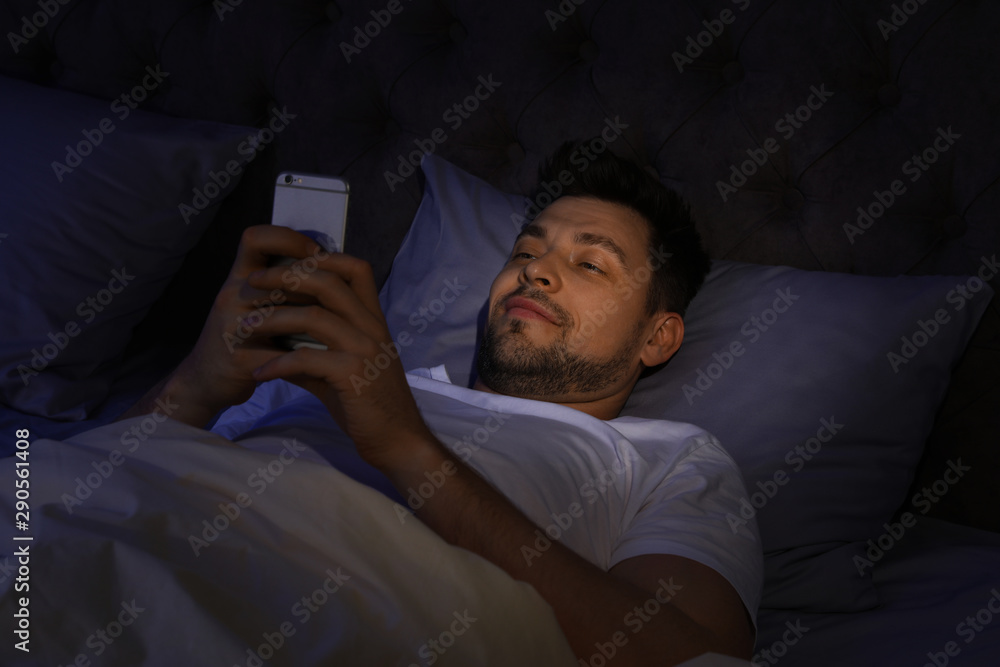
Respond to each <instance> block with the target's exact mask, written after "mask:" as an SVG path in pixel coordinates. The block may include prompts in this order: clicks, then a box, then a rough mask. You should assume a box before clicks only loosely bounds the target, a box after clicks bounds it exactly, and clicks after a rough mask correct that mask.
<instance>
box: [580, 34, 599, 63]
mask: <svg viewBox="0 0 1000 667" xmlns="http://www.w3.org/2000/svg"><path fill="white" fill-rule="evenodd" d="M599 52H600V49H598V48H597V42H595V41H594V40H592V39H588V40H587V41H585V42H583V43H581V44H580V49H579V51H577V55H579V56H580V59H581V60H583V61H585V62H588V63H592V62H594V61H595V60H597V54H598V53H599Z"/></svg>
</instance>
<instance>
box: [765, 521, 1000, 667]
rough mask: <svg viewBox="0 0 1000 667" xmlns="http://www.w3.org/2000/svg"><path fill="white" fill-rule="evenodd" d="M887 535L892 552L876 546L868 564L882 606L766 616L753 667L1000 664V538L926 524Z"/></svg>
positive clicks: (884, 544)
mask: <svg viewBox="0 0 1000 667" xmlns="http://www.w3.org/2000/svg"><path fill="white" fill-rule="evenodd" d="M897 523H898V522H897ZM890 528H891V530H887V531H886V535H885V536H883V537H882V538H880V539H881V547H886V548H885V549H882V548H880V545H879V544H878V543H876V544H875V547H876V549H877V550H872V552H871V554H870V556H871V557H872V563H873V570H872V579H873V581H874V583H875V586H876V589H877V590H878V594H879V596H880V598H881V604H880V606H879V607H878V608H876V609H872V610H870V611H866V612H860V613H853V614H807V613H799V612H796V611H790V610H780V611H779V610H771V609H762V610H761V611H760V613H759V614H758V623H759V626H760V630H759V634H758V641H757V646H756V648H755V651H756V653H755V656H754V659H755V662H754V664H755V665H775V664H780V665H781V666H782V667H796V666H802V667H806V666H808V667H826V666H830V667H833V666H835V665H836V666H838V667H839V666H841V665H851V666H852V667H886V666H887V665H912V666H913V667H921V666H923V665H930V666H931V667H944V666H945V665H956V666H958V667H996V665H998V664H1000V535H998V534H996V533H992V532H987V531H983V530H979V529H976V528H971V527H968V526H961V525H958V524H953V523H949V522H945V521H940V520H937V519H932V518H928V517H921V518H920V519H919V520H918V521H917V523H916V525H914V526H912V527H908V526H902V524H899V526H894V525H892V524H890ZM860 566H861V567H867V566H866V565H865V564H864V563H861V564H860Z"/></svg>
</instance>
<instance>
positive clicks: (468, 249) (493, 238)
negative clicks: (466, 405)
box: [381, 155, 991, 612]
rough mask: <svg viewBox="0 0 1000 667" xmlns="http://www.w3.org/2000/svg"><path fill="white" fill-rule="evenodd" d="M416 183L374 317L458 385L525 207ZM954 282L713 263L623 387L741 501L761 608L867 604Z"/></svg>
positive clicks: (920, 420)
mask: <svg viewBox="0 0 1000 667" xmlns="http://www.w3.org/2000/svg"><path fill="white" fill-rule="evenodd" d="M423 170H424V173H425V175H426V177H427V184H426V187H425V191H424V197H423V201H422V202H421V205H420V208H419V209H418V211H417V215H416V218H415V219H414V222H413V226H412V227H411V229H410V231H409V233H408V235H407V237H406V239H405V240H404V242H403V247H402V248H401V250H400V252H399V254H398V255H397V257H396V261H395V262H394V264H393V267H392V272H391V274H390V276H389V278H388V281H387V282H386V284H385V286H384V287H383V291H382V295H381V296H382V305H383V307H384V309H385V312H386V315H387V317H388V321H389V326H390V329H391V331H392V332H393V336H394V340H396V341H397V342H398V343H399V347H400V355H401V357H402V359H403V362H404V365H405V366H406V368H407V369H412V368H416V367H420V366H434V365H437V364H444V365H445V366H446V367H447V369H448V373H449V375H450V376H451V378H452V380H453V381H454V382H455V383H456V384H465V385H468V384H469V383H470V381H471V379H472V377H473V374H474V368H475V366H474V363H475V351H476V343H477V333H478V328H479V326H480V324H481V323H482V322H483V321H484V319H485V303H486V299H487V296H488V293H489V287H490V283H491V282H492V280H493V277H494V275H495V274H496V272H497V271H498V270H499V268H500V267H501V266H502V265H503V263H504V262H505V261H506V258H507V255H508V253H509V252H510V248H511V246H512V244H513V240H514V237H515V236H516V235H517V232H518V229H519V228H520V225H521V223H522V222H523V220H524V218H523V216H522V213H523V212H524V210H525V205H526V203H527V200H526V199H525V198H524V197H521V196H513V195H507V194H504V193H501V192H498V191H497V190H496V189H494V188H493V187H491V186H490V185H489V184H487V183H485V182H484V181H482V180H480V179H478V178H475V177H473V176H470V175H469V174H467V173H465V172H463V171H461V170H460V169H458V168H456V167H454V166H452V165H450V164H448V163H447V162H445V161H444V160H442V159H441V158H439V157H436V156H433V155H429V156H427V157H425V158H424V161H423ZM988 261H990V260H989V259H988V258H984V262H988ZM966 282H967V280H966V279H964V278H955V277H942V276H919V277H909V276H904V277H895V278H885V277H868V276H857V275H848V274H838V273H826V272H812V271H803V270H798V269H793V268H789V267H781V266H758V265H752V264H743V263H738V262H729V261H718V260H717V261H714V262H713V265H712V270H711V272H710V274H709V276H708V278H707V280H706V282H705V285H704V287H703V288H702V290H701V291H700V292H699V294H698V296H697V297H696V298H695V299H694V301H693V302H692V303H691V306H690V307H689V309H688V312H687V315H686V317H685V339H684V344H683V345H682V346H681V348H680V350H679V351H678V353H677V354H676V355H675V356H674V358H673V359H671V360H670V361H669V362H668V363H667V365H666V366H665V367H664V368H662V369H660V370H659V371H658V372H655V373H653V374H651V375H649V376H647V377H644V378H643V379H641V380H640V381H639V383H638V384H637V386H636V388H635V390H634V392H633V393H632V395H631V397H630V398H629V401H628V403H627V404H626V406H625V408H624V410H623V412H622V416H627V415H632V416H641V417H653V418H660V419H666V420H671V421H682V422H690V423H693V424H696V425H698V426H701V427H702V428H705V429H706V430H708V431H710V432H711V433H713V434H714V435H715V436H717V437H718V438H719V439H720V441H721V442H722V444H723V445H724V446H725V447H726V448H727V450H728V451H729V453H730V454H731V455H732V457H733V458H734V459H735V460H736V462H737V464H738V465H739V466H740V469H741V471H742V473H743V477H744V480H745V482H746V486H747V494H748V497H747V499H746V502H745V505H744V511H743V512H741V515H740V516H733V517H731V526H732V528H733V530H746V527H745V526H746V523H745V522H746V520H747V519H749V518H751V517H756V519H757V521H758V526H759V529H760V535H761V541H762V543H763V547H764V552H765V589H764V599H763V603H762V606H764V607H777V608H795V609H802V610H809V611H819V612H824V611H826V612H831V611H858V610H862V609H867V608H871V607H873V606H875V605H877V604H878V599H877V596H876V593H875V589H874V587H873V586H872V583H871V570H872V566H873V565H874V563H875V562H876V561H877V560H878V559H879V558H880V557H881V556H879V555H878V554H879V553H884V552H885V549H886V548H890V549H891V546H892V543H894V541H895V540H897V539H901V534H900V532H899V530H900V529H902V530H903V532H904V533H905V530H906V528H907V526H903V525H902V524H899V523H898V522H897V524H893V523H892V522H891V519H892V517H893V514H894V512H895V511H896V510H897V509H898V508H899V507H900V505H901V504H902V503H903V502H904V496H905V494H906V493H907V489H908V488H909V484H910V482H911V481H912V479H913V474H914V469H915V466H916V464H917V461H918V459H919V458H920V455H921V452H922V449H923V446H924V442H925V440H926V438H927V435H928V433H929V432H930V429H931V426H932V423H933V420H934V414H935V411H936V408H937V406H938V405H939V403H940V402H941V400H942V399H943V396H944V392H945V390H946V388H947V385H948V381H949V379H950V372H951V369H952V367H953V366H954V364H955V363H956V362H957V360H958V357H959V356H960V355H961V353H962V350H963V349H964V347H965V345H966V343H967V342H968V340H969V338H970V337H971V335H972V332H973V330H974V328H975V326H976V323H977V322H978V320H979V317H980V316H981V314H982V312H983V310H984V309H985V307H986V304H987V303H988V301H989V298H990V295H991V291H990V289H989V287H985V286H984V285H983V283H982V282H981V281H979V280H978V279H970V281H969V286H970V288H972V287H975V288H976V289H978V290H979V291H978V292H976V293H975V294H972V293H971V292H966V294H968V295H969V297H970V298H965V296H964V295H963V293H962V292H961V291H960V290H958V289H956V288H957V287H958V286H959V285H963V286H964V285H966ZM942 472H944V471H942ZM910 510H911V513H912V514H913V515H918V514H919V510H914V508H910ZM924 511H926V509H924ZM869 540H871V542H870V543H869ZM873 544H874V545H875V547H876V550H873V549H872V548H871V546H872V545H873ZM878 549H880V550H881V552H880V551H878Z"/></svg>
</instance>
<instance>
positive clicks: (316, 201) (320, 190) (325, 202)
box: [271, 172, 350, 350]
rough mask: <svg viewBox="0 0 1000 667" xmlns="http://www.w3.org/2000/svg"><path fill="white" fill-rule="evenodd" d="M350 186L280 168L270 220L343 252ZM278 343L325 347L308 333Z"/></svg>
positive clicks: (286, 260)
mask: <svg viewBox="0 0 1000 667" xmlns="http://www.w3.org/2000/svg"><path fill="white" fill-rule="evenodd" d="M349 193H350V187H349V186H348V184H347V181H345V180H344V179H342V178H338V177H336V176H320V175H318V174H302V173H298V172H282V173H280V174H278V180H277V181H276V182H275V184H274V208H273V209H272V211H271V224H272V225H280V226H282V227H288V228H289V229H294V230H296V231H299V232H302V233H303V234H305V235H306V236H308V237H309V238H311V239H312V240H314V241H316V242H317V243H319V244H320V245H321V246H323V248H324V249H325V250H326V251H328V252H344V238H345V235H346V231H347V200H348V195H349ZM294 261H295V260H294V259H292V258H290V257H282V258H276V259H275V260H274V261H273V262H272V265H274V266H276V265H282V264H291V263H292V262H294ZM278 342H279V344H281V345H282V346H283V347H286V348H288V349H292V350H297V349H298V348H300V347H311V348H315V349H318V350H325V349H327V348H326V345H323V344H322V343H320V342H319V341H317V340H316V339H315V338H313V337H312V336H307V335H305V334H296V335H293V336H282V337H281V338H279V339H278Z"/></svg>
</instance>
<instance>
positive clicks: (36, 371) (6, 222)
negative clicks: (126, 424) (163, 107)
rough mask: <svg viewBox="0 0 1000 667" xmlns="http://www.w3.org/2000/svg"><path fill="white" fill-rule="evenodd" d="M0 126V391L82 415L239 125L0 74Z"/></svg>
mask: <svg viewBox="0 0 1000 667" xmlns="http://www.w3.org/2000/svg"><path fill="white" fill-rule="evenodd" d="M150 83H151V84H152V80H150ZM0 126H3V127H6V128H8V129H9V130H10V131H9V132H8V133H7V136H6V137H5V139H4V143H5V149H4V160H3V162H2V164H0V202H2V204H0V206H2V207H3V216H2V218H0V283H2V284H3V285H5V286H7V288H6V289H4V290H3V291H2V292H0V312H2V313H3V317H4V321H5V323H4V329H3V336H2V338H0V402H2V403H3V404H5V405H7V406H10V407H12V408H15V409H17V410H20V411H22V412H25V413H29V414H33V415H40V416H45V417H50V418H57V419H63V420H82V419H86V418H87V415H88V412H89V411H90V410H92V409H93V408H94V407H96V406H97V405H98V404H100V402H101V401H102V400H103V399H104V398H105V396H106V395H107V393H108V388H109V386H110V383H111V380H112V378H113V375H114V372H115V370H116V368H117V366H118V362H119V361H120V359H119V356H120V355H121V353H122V351H123V350H124V349H125V346H126V344H127V343H128V341H129V338H130V336H131V334H132V330H133V328H134V327H135V326H136V324H138V323H139V321H140V320H141V319H142V318H143V316H144V315H145V314H146V312H147V310H148V309H149V307H150V305H151V304H152V303H153V302H154V301H155V300H156V299H157V297H159V296H160V294H161V293H162V292H163V290H164V288H165V287H166V286H167V284H168V283H169V282H170V280H171V278H172V277H173V275H174V274H175V273H176V272H177V270H178V269H179V268H180V266H181V263H182V262H183V260H184V256H185V255H186V254H187V252H188V251H189V250H190V249H191V247H192V246H193V245H194V244H195V243H196V242H197V241H198V239H199V237H200V236H201V235H202V233H203V232H204V231H205V229H206V228H207V226H208V224H209V223H210V222H211V220H212V218H213V216H214V215H215V212H216V209H217V208H218V205H219V204H220V203H221V201H222V200H223V198H224V197H225V194H226V193H227V192H228V191H229V190H231V189H232V188H233V187H234V186H235V184H236V183H237V182H238V181H239V178H240V175H241V173H242V166H243V162H245V161H246V155H247V154H248V153H247V151H245V150H243V151H241V150H240V148H241V145H242V147H243V148H244V149H245V148H246V147H247V146H248V145H249V144H247V137H248V134H249V133H250V132H251V131H252V130H251V129H250V128H243V127H238V126H234V125H223V124H219V123H211V122H204V121H194V120H184V119H179V118H171V117H168V116H160V115H156V114H151V113H146V112H143V111H141V110H137V109H131V108H130V107H129V106H127V105H126V104H124V103H123V102H121V101H120V100H119V101H116V102H108V101H102V100H98V99H94V98H90V97H85V96H82V95H77V94H73V93H67V92H63V91H58V90H53V89H48V88H42V87H39V86H35V85H32V84H29V83H25V82H22V81H17V80H13V79H7V78H3V77H0ZM249 154H250V155H252V154H253V151H252V150H250V151H249Z"/></svg>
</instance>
